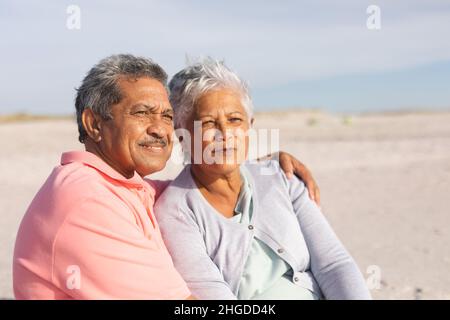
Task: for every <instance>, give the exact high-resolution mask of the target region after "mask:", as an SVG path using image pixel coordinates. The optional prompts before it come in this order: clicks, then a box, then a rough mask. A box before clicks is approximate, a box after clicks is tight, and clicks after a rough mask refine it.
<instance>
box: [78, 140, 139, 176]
mask: <svg viewBox="0 0 450 320" xmlns="http://www.w3.org/2000/svg"><path fill="white" fill-rule="evenodd" d="M84 147H85V150H86V151H87V152H91V153H93V154H95V155H96V156H97V157H99V158H100V159H102V160H103V161H105V162H106V163H107V164H108V165H109V166H110V167H111V168H113V169H114V170H116V171H117V172H118V173H120V174H121V175H122V176H124V177H125V178H127V179H130V178H132V177H133V176H134V171H125V170H122V169H121V168H120V167H119V166H118V165H116V164H115V163H114V161H112V160H111V159H110V158H109V157H108V156H107V155H106V154H105V153H104V152H102V150H101V148H100V147H99V146H98V144H97V143H94V142H93V141H92V140H90V139H86V141H85V142H84Z"/></svg>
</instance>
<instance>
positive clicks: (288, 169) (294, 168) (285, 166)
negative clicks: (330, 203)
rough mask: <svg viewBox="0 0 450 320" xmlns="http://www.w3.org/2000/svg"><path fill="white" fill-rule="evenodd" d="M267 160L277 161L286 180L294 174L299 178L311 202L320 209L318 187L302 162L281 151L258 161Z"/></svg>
mask: <svg viewBox="0 0 450 320" xmlns="http://www.w3.org/2000/svg"><path fill="white" fill-rule="evenodd" d="M268 159H271V160H278V162H279V163H280V167H281V169H282V170H283V171H284V173H285V174H286V177H287V178H288V179H291V178H292V177H293V175H294V174H295V175H296V176H297V177H299V178H300V180H302V181H303V182H304V183H305V185H306V188H307V189H308V194H309V197H310V198H311V200H313V201H314V202H316V204H317V205H318V206H319V207H320V190H319V186H318V185H317V183H316V181H315V180H314V178H313V176H312V173H311V171H309V169H308V168H307V167H306V166H305V165H304V164H303V163H302V162H300V161H299V160H298V159H296V158H295V157H294V156H293V155H291V154H289V153H287V152H283V151H280V152H276V153H272V154H269V155H267V156H265V157H262V158H259V159H258V160H268Z"/></svg>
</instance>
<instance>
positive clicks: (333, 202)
mask: <svg viewBox="0 0 450 320" xmlns="http://www.w3.org/2000/svg"><path fill="white" fill-rule="evenodd" d="M255 126H256V127H257V128H279V129H280V147H281V149H282V150H286V151H288V152H290V153H292V154H294V155H295V156H297V157H298V158H299V159H300V160H302V161H303V162H304V163H306V164H307V165H308V166H309V167H310V169H311V170H312V171H313V174H314V176H315V177H316V179H317V181H318V183H319V186H320V188H321V194H322V209H323V212H324V214H325V215H326V216H327V218H328V219H329V221H330V223H331V225H332V226H333V228H334V230H335V232H336V233H337V234H338V236H339V238H340V239H341V240H342V242H343V243H344V244H345V246H346V247H347V249H348V250H349V252H350V253H351V254H352V256H353V257H354V258H355V260H356V261H357V263H358V265H359V267H360V269H361V271H362V272H363V274H364V276H365V277H366V278H367V281H368V283H369V284H370V286H371V287H372V288H373V289H372V290H371V293H372V295H373V297H374V298H375V299H450V276H449V275H448V271H449V270H450V232H449V230H450V227H449V222H450V215H449V213H450V212H449V211H450V209H449V208H450V192H449V191H450V112H434V113H432V112H429V113H426V112H409V113H392V114H386V113H385V114H366V115H354V116H342V115H333V114H328V113H322V112H312V111H308V112H306V111H305V112H299V111H297V112H294V111H292V112H272V113H260V114H257V115H256V122H255ZM0 136H1V137H2V141H1V152H2V156H1V158H0V177H1V184H0V211H1V215H0V244H1V246H0V298H12V297H13V293H12V275H11V274H12V272H11V261H12V254H13V248H14V241H15V235H16V232H17V229H18V226H19V223H20V220H21V218H22V216H23V214H24V212H25V211H26V209H27V207H28V205H29V203H30V201H31V200H32V198H33V196H34V195H35V193H36V192H37V190H38V189H39V187H40V186H41V185H42V183H43V182H44V181H45V179H46V178H47V176H48V174H49V173H50V171H51V170H52V168H53V167H54V166H55V165H57V164H58V162H59V159H60V155H61V153H62V152H64V151H68V150H82V149H83V148H82V147H83V146H82V145H81V144H80V143H78V141H77V129H76V124H75V123H74V122H73V121H71V120H42V121H29V122H9V123H1V124H0ZM176 155H177V153H174V157H176ZM179 169H180V166H179V165H177V164H175V163H174V162H173V161H172V162H169V164H168V166H167V168H166V170H165V171H164V172H161V173H159V174H157V175H156V177H158V178H161V177H162V178H171V177H175V176H176V174H177V172H178V170H179ZM373 272H379V275H380V278H377V276H376V274H375V273H373ZM378 280H379V281H378ZM377 284H379V288H377Z"/></svg>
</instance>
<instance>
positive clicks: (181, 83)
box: [169, 57, 253, 129]
mask: <svg viewBox="0 0 450 320" xmlns="http://www.w3.org/2000/svg"><path fill="white" fill-rule="evenodd" d="M224 88H227V89H232V90H236V92H238V93H239V94H240V95H241V103H242V106H243V107H244V109H245V111H246V113H247V116H248V119H249V121H251V118H252V116H253V103H252V100H251V98H250V92H249V89H248V85H247V83H246V82H245V81H244V80H242V79H241V78H239V76H238V75H237V74H236V73H235V72H233V71H232V70H231V69H229V68H228V67H227V66H226V65H225V63H224V62H223V61H218V60H215V59H213V58H211V57H206V58H203V59H202V60H200V61H197V62H195V63H192V64H190V65H188V66H187V67H186V68H184V69H183V70H181V71H180V72H178V73H177V74H176V75H174V76H173V78H172V79H171V80H170V82H169V90H170V103H171V104H172V108H173V109H174V113H175V116H174V122H175V128H176V129H178V128H186V126H187V121H188V120H189V118H190V116H191V115H192V112H193V111H194V105H195V103H196V101H197V100H198V99H199V98H200V97H201V96H202V95H203V94H205V93H206V92H208V91H210V90H214V89H224Z"/></svg>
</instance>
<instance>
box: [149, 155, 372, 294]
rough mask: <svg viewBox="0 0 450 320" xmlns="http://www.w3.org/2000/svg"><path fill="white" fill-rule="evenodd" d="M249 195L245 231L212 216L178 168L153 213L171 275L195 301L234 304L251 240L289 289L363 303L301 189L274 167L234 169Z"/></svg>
mask: <svg viewBox="0 0 450 320" xmlns="http://www.w3.org/2000/svg"><path fill="white" fill-rule="evenodd" d="M241 170H246V176H247V177H248V179H249V183H250V184H251V189H252V190H253V215H252V219H251V221H250V223H249V224H240V223H236V222H234V221H232V220H230V219H227V218H226V217H224V216H222V215H221V214H220V213H219V212H217V211H216V210H215V209H214V208H213V207H212V206H211V205H210V204H209V203H208V202H207V201H206V199H205V198H204V197H203V196H202V194H201V193H200V190H198V188H197V186H196V184H195V182H194V180H193V178H192V175H191V172H190V166H186V167H185V168H184V169H183V171H182V172H181V173H180V174H179V175H178V177H177V178H176V179H175V180H174V181H172V183H171V184H170V185H169V186H168V187H167V189H166V190H165V191H164V192H163V193H162V195H161V196H160V197H159V198H158V201H157V202H156V205H155V215H156V217H157V220H158V223H159V226H160V229H161V232H162V236H163V239H164V242H165V244H166V246H167V249H168V250H169V252H170V254H171V256H172V259H173V262H174V264H175V267H176V269H177V270H178V271H179V272H180V274H181V276H182V277H183V278H184V280H185V281H186V283H187V284H188V286H189V288H190V290H191V292H192V294H193V295H194V296H196V297H197V298H199V299H236V296H237V292H238V289H239V281H240V279H241V274H242V272H243V268H244V264H245V262H246V257H247V255H248V252H249V249H250V244H251V241H252V239H253V237H257V238H258V239H260V240H261V241H263V242H264V243H265V244H266V245H268V246H269V247H270V248H271V249H272V250H274V252H276V253H277V255H279V256H280V257H281V258H282V259H284V260H285V261H286V262H287V263H288V264H289V265H290V266H291V267H292V270H293V273H292V281H293V282H294V283H296V284H297V285H300V286H302V287H304V288H307V289H309V290H311V291H314V292H315V293H318V294H319V296H321V297H322V298H325V299H370V298H371V297H370V293H369V291H368V289H367V287H366V284H365V281H364V279H363V277H362V274H361V272H360V271H359V269H358V267H357V266H356V264H355V262H354V261H353V259H352V257H351V256H350V255H349V254H348V252H347V251H346V250H345V248H344V247H343V245H342V244H341V242H340V241H339V240H338V238H337V237H336V235H335V234H334V232H333V230H332V229H331V227H330V225H329V224H328V222H327V221H326V219H325V217H324V216H323V215H322V213H321V212H320V210H319V208H318V207H317V206H316V204H315V203H314V202H313V201H311V200H310V198H309V196H308V191H307V189H306V188H305V185H304V184H303V182H302V181H300V180H299V179H297V178H296V177H294V178H291V179H290V180H288V179H287V178H286V176H285V175H284V173H283V172H282V170H281V169H280V168H279V165H278V162H276V161H265V162H261V163H258V164H254V163H252V164H250V163H248V162H246V163H245V164H243V165H242V166H241Z"/></svg>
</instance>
